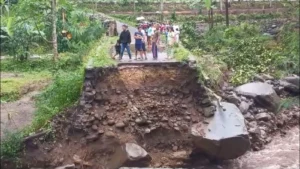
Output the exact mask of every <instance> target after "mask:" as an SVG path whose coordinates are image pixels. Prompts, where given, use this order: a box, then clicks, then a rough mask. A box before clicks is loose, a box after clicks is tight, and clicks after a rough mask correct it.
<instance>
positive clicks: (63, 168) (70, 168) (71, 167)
mask: <svg viewBox="0 0 300 169" xmlns="http://www.w3.org/2000/svg"><path fill="white" fill-rule="evenodd" d="M55 169H75V164H68V165H64V166H60V167H56V168H55Z"/></svg>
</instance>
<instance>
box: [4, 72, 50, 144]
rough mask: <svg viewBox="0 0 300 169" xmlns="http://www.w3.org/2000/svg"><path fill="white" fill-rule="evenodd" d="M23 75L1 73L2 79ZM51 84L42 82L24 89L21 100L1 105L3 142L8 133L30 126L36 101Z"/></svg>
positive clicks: (45, 81)
mask: <svg viewBox="0 0 300 169" xmlns="http://www.w3.org/2000/svg"><path fill="white" fill-rule="evenodd" d="M19 77H22V75H20V74H17V73H3V72H2V73H1V78H19ZM49 83H50V81H49V80H41V81H39V82H35V83H33V84H28V85H26V86H23V87H22V90H21V91H20V93H21V95H22V97H21V98H20V99H19V100H16V101H13V102H8V103H1V140H3V139H4V138H5V136H6V133H10V132H16V131H18V130H20V129H23V128H24V127H26V126H27V125H30V124H31V122H32V119H33V117H34V112H35V110H36V109H35V101H34V98H35V96H37V95H38V94H39V93H40V91H41V90H42V89H44V88H45V87H46V86H47V85H48V84H49Z"/></svg>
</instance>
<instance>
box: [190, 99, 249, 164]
mask: <svg viewBox="0 0 300 169" xmlns="http://www.w3.org/2000/svg"><path fill="white" fill-rule="evenodd" d="M221 105H222V108H221V107H219V106H218V105H217V104H216V106H217V110H216V112H215V115H214V117H212V118H211V119H210V120H209V123H208V124H204V123H198V124H195V125H193V126H192V128H191V134H192V138H193V142H194V145H195V148H196V149H198V150H200V151H202V152H203V153H205V154H207V155H208V156H210V157H211V158H214V159H220V160H227V159H234V158H237V157H239V156H241V155H243V154H244V153H245V152H246V151H247V150H248V149H249V148H250V141H249V137H248V132H247V128H246V126H245V122H244V117H243V115H242V114H241V112H240V110H239V108H238V107H236V106H235V105H234V104H232V103H227V102H221Z"/></svg>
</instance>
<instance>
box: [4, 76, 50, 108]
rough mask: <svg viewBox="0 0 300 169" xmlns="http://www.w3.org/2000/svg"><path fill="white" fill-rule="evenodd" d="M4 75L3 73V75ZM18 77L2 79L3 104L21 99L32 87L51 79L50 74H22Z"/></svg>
mask: <svg viewBox="0 0 300 169" xmlns="http://www.w3.org/2000/svg"><path fill="white" fill-rule="evenodd" d="M3 74H4V73H3V72H2V75H3ZM17 75H18V76H17V77H3V78H1V92H0V96H1V103H3V102H10V101H15V100H17V99H19V98H20V97H21V96H22V94H24V93H26V90H27V89H28V87H29V86H30V85H33V84H37V83H39V82H42V81H45V80H49V79H51V74H50V73H49V72H46V71H44V72H35V73H20V74H17Z"/></svg>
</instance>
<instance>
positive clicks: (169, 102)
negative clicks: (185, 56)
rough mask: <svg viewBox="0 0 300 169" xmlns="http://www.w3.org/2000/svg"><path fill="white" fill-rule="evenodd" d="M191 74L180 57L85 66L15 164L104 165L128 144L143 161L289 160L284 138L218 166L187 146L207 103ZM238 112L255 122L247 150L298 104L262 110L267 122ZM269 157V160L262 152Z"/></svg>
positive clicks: (176, 164) (291, 121)
mask: <svg viewBox="0 0 300 169" xmlns="http://www.w3.org/2000/svg"><path fill="white" fill-rule="evenodd" d="M198 79H199V78H198V72H197V70H196V68H193V67H190V66H189V65H187V64H180V63H169V64H163V65H162V64H150V63H149V64H143V65H131V66H129V65H123V66H119V67H110V68H95V69H88V70H86V75H85V83H84V87H83V91H82V96H81V98H80V100H79V103H78V105H77V106H75V107H73V108H70V109H69V110H67V111H66V112H65V113H63V114H60V115H58V116H57V117H55V118H54V119H53V121H52V128H53V129H54V132H53V133H50V134H47V135H45V136H43V137H40V138H38V139H33V140H28V141H27V142H25V148H24V151H23V152H24V154H22V155H21V164H22V167H20V168H24V169H27V168H32V167H35V168H49V169H50V168H56V167H58V166H64V165H73V164H76V166H77V168H84V169H102V168H103V169H104V168H107V165H108V162H109V161H114V160H117V159H112V158H113V154H114V152H115V151H116V150H117V149H118V148H119V147H120V146H121V145H123V144H124V143H130V142H131V143H136V144H138V145H140V146H141V147H143V148H144V149H145V150H146V151H147V152H148V153H149V155H150V156H151V158H152V160H151V162H150V163H149V164H148V166H147V167H173V168H181V167H184V168H191V167H197V168H212V169H213V168H224V169H227V168H228V169H233V168H234V169H252V168H265V167H267V166H272V165H273V166H279V168H280V167H281V168H282V167H284V166H292V165H295V164H296V163H297V162H295V163H293V162H292V161H295V160H289V161H288V162H285V160H286V158H285V157H289V155H291V158H292V157H293V158H294V157H296V156H297V153H296V152H295V148H297V145H296V144H290V145H291V147H290V148H289V147H288V146H287V147H286V149H287V150H290V151H284V150H283V147H284V144H283V143H282V142H280V143H278V142H274V143H271V144H270V148H269V147H268V146H267V147H266V149H265V150H263V151H262V152H261V153H260V151H258V152H249V153H247V154H246V155H245V156H242V157H240V158H238V159H236V160H230V161H224V162H218V164H213V163H212V161H211V159H209V158H207V157H206V156H205V155H203V154H199V153H198V152H195V151H194V147H193V145H192V140H191V139H192V138H190V134H189V129H190V127H191V126H192V125H193V124H196V123H198V122H205V121H206V119H207V118H206V117H205V116H204V114H203V113H204V112H203V109H204V108H206V107H209V106H212V103H211V97H210V95H209V94H208V93H207V92H206V90H205V89H204V88H203V86H202V85H201V83H200V82H198ZM254 109H255V110H254ZM250 110H251V112H255V113H256V114H257V112H261V111H267V110H265V109H262V108H257V107H256V105H253V106H251V108H250ZM250 114H251V113H250ZM253 115H255V114H254V113H253ZM253 115H252V114H251V116H253ZM244 116H245V117H246V124H247V129H248V131H252V130H253V129H252V128H255V132H251V133H250V135H249V136H250V138H251V142H252V143H251V148H252V150H261V149H263V148H264V146H265V145H266V144H267V143H270V142H271V141H272V138H273V136H274V135H276V133H278V131H280V133H282V134H284V133H286V131H287V130H289V128H288V126H295V125H297V124H299V107H293V108H291V109H290V110H285V111H282V112H280V113H279V114H278V115H276V116H275V115H270V120H269V122H266V121H258V120H256V119H255V118H250V115H249V112H248V115H247V114H244ZM254 122H255V125H256V126H253V125H254ZM272 127H273V129H271V128H272ZM256 130H259V131H260V132H259V134H258V133H256ZM294 130H295V131H298V130H297V129H293V131H294ZM287 135H288V138H289V137H290V134H287ZM278 137H280V136H278V135H277V136H275V138H276V139H278ZM288 138H287V139H288ZM283 141H286V139H285V140H283ZM294 141H297V140H295V139H294ZM277 145H278V146H277ZM273 147H274V148H275V149H276V150H274V151H273ZM298 147H299V146H298ZM264 151H265V152H266V153H264ZM284 152H286V154H285V153H284ZM272 155H274V156H275V157H276V158H274V159H276V161H274V160H272V159H267V158H263V157H262V156H272ZM280 156H284V157H280ZM298 156H299V155H298ZM293 158H292V159H293ZM252 159H257V160H252ZM268 160H269V161H268ZM256 161H261V162H260V163H259V164H256V163H254V162H256ZM214 162H216V161H214ZM279 163H280V164H279ZM298 163H299V162H298ZM9 164H10V163H5V162H4V161H2V165H1V166H3V167H4V168H7V169H10V168H16V167H15V166H10V165H9Z"/></svg>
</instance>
